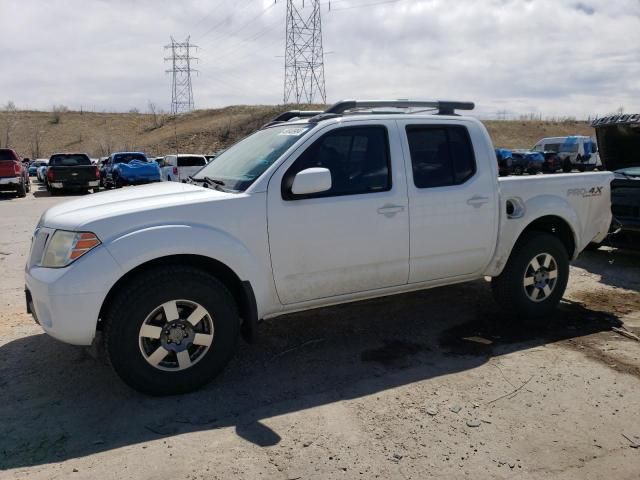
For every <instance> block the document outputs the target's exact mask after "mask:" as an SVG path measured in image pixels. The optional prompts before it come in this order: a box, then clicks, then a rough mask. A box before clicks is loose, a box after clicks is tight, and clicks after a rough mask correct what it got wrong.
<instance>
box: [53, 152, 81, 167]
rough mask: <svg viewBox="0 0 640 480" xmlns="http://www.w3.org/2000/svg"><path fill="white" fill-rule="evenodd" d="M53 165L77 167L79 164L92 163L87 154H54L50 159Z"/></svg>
mask: <svg viewBox="0 0 640 480" xmlns="http://www.w3.org/2000/svg"><path fill="white" fill-rule="evenodd" d="M49 165H51V166H54V167H55V166H63V167H75V166H77V165H91V160H89V157H87V156H86V155H54V156H53V157H51V159H50V160H49Z"/></svg>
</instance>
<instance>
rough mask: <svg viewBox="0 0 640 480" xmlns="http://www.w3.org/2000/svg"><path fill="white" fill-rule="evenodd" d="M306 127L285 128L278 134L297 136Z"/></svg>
mask: <svg viewBox="0 0 640 480" xmlns="http://www.w3.org/2000/svg"><path fill="white" fill-rule="evenodd" d="M305 130H306V128H285V129H284V130H283V131H281V132H280V133H279V134H278V135H290V136H294V137H298V136H300V135H302V134H303V133H304V132H305Z"/></svg>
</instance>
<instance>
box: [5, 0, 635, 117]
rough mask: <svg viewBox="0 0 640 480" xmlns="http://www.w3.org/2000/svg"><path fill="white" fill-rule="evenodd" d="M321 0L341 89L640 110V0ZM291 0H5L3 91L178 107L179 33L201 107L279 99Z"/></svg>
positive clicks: (41, 101)
mask: <svg viewBox="0 0 640 480" xmlns="http://www.w3.org/2000/svg"><path fill="white" fill-rule="evenodd" d="M310 2H311V0H307V1H306V2H305V5H306V8H305V11H307V12H308V11H309V5H310ZM299 3H300V4H301V1H300V2H299ZM322 3H323V4H324V5H323V7H322V15H323V18H322V21H323V34H324V50H325V52H327V54H326V55H325V68H326V72H325V75H326V85H327V95H328V100H329V101H335V100H338V99H340V98H353V97H361V98H363V97H367V98H375V97H379V98H381V97H392V98H393V97H402V98H406V97H420V98H454V99H458V98H460V99H470V100H474V101H476V103H477V105H478V112H479V113H480V114H482V115H485V116H491V115H494V114H495V113H496V112H497V111H498V110H507V111H509V112H511V113H512V114H514V115H515V114H519V113H529V112H536V113H542V114H543V115H576V116H587V115H594V114H598V113H599V114H604V113H607V112H609V111H613V110H615V109H617V108H618V107H619V106H620V105H624V106H625V110H626V111H640V99H639V98H638V96H637V88H638V84H637V78H640V50H638V48H637V45H638V44H640V2H638V1H637V0H616V2H611V1H609V0H590V1H589V2H588V3H587V2H579V3H576V2H575V1H572V0H482V1H479V0H457V1H455V2H451V1H445V0H398V1H396V2H394V3H380V2H378V1H374V0H341V1H339V0H332V10H331V11H329V10H328V4H327V0H325V1H324V2H322ZM285 6H286V2H285V1H284V0H279V1H277V3H275V4H274V2H273V0H218V1H215V2H212V1H210V0H183V1H182V2H173V1H169V0H135V1H132V0H126V1H125V0H110V1H107V0H97V1H92V2H86V1H82V0H68V1H66V2H24V1H18V0H0V13H1V14H2V17H3V19H6V18H10V19H11V21H9V22H6V21H5V22H4V23H3V36H2V40H1V42H2V51H3V54H2V56H0V71H2V72H11V73H10V74H6V73H3V75H2V76H0V103H5V102H6V101H8V100H13V101H14V102H15V103H16V105H18V106H19V107H22V108H26V107H29V108H40V109H45V108H50V106H51V105H52V104H54V103H56V104H58V103H62V104H65V105H68V106H69V107H71V108H80V107H83V108H85V109H96V110H107V111H127V110H129V109H130V108H133V107H137V108H139V109H141V110H143V109H144V108H145V107H146V105H147V101H148V100H151V101H153V102H155V103H156V104H158V105H160V106H162V107H163V108H165V109H168V108H169V102H170V98H171V97H170V80H171V79H170V76H169V75H168V74H166V73H165V72H164V71H165V69H166V68H167V67H168V65H166V64H165V62H164V56H165V55H166V52H165V51H164V49H163V46H164V45H165V44H167V43H168V42H169V37H170V35H173V36H174V37H175V38H176V40H183V39H184V38H186V37H187V36H189V35H190V36H191V41H192V42H194V43H195V44H197V45H199V49H198V51H197V56H198V57H199V60H198V62H197V64H196V68H197V69H198V70H199V73H198V74H197V75H196V76H194V78H193V91H194V97H195V102H196V107H197V108H207V107H217V106H222V105H228V104H238V103H243V104H253V103H280V102H282V92H283V75H284V59H283V58H282V56H283V55H284V39H285V32H284V25H285ZM339 7H340V9H339ZM347 7H349V8H347Z"/></svg>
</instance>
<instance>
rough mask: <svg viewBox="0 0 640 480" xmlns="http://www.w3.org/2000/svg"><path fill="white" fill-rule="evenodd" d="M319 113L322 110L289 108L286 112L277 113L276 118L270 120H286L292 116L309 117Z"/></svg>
mask: <svg viewBox="0 0 640 480" xmlns="http://www.w3.org/2000/svg"><path fill="white" fill-rule="evenodd" d="M319 113H322V110H289V111H288V112H283V113H281V114H280V115H278V116H277V117H276V118H274V119H273V120H271V121H272V122H287V121H289V120H291V119H292V118H310V117H315V116H316V115H318V114H319Z"/></svg>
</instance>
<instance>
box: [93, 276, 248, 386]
mask: <svg viewBox="0 0 640 480" xmlns="http://www.w3.org/2000/svg"><path fill="white" fill-rule="evenodd" d="M175 300H180V301H189V302H195V303H197V304H199V305H201V306H202V307H203V308H204V309H205V310H206V311H207V312H209V313H210V319H211V320H212V325H213V341H212V343H211V346H210V347H209V348H208V350H206V351H205V353H203V354H202V357H201V358H200V359H199V360H198V361H197V363H195V362H194V364H193V365H191V366H189V367H187V368H185V369H184V370H179V371H167V370H161V369H159V368H157V367H154V366H152V365H151V364H150V363H149V362H148V361H147V359H145V356H143V353H142V351H141V348H142V347H141V340H140V338H139V335H140V328H141V326H142V324H143V323H144V322H145V320H148V317H149V315H150V314H151V313H152V312H154V310H156V309H157V308H158V307H159V306H162V305H163V304H165V303H166V302H172V301H175ZM166 325H168V324H167V323H165V324H163V326H162V327H161V328H162V329H163V331H164V329H165V328H166ZM239 332H240V320H239V317H238V311H237V307H236V304H235V301H234V298H233V296H232V295H231V294H230V293H229V291H228V290H227V289H226V288H225V286H224V285H222V283H220V282H219V281H218V280H217V279H216V278H214V277H213V276H211V275H209V274H208V273H206V272H204V271H202V270H199V269H197V268H194V267H188V266H178V265H175V266H162V267H156V268H154V269H153V270H151V271H147V272H145V274H144V275H140V276H138V277H134V278H133V279H132V280H131V281H130V283H128V284H127V285H126V286H123V287H122V288H121V289H119V292H118V293H117V294H116V295H115V297H114V298H113V300H112V302H111V305H110V307H109V309H108V312H107V314H106V315H105V327H104V333H105V334H104V342H105V351H106V353H107V358H108V359H109V361H110V363H111V366H112V367H113V369H114V370H115V371H116V373H117V374H118V375H119V376H120V378H121V379H122V380H123V381H124V382H125V383H126V384H127V385H129V386H130V387H132V388H134V389H136V390H138V391H140V392H143V393H147V394H150V395H158V396H162V395H174V394H180V393H186V392H190V391H193V390H196V389H198V388H200V387H201V386H203V385H205V384H206V383H208V382H209V381H211V380H212V379H213V378H214V377H215V376H216V375H218V374H219V373H220V372H221V371H222V369H223V368H224V367H225V366H226V365H227V363H228V362H229V360H230V359H231V358H232V356H233V354H234V353H235V350H236V346H237V342H238V336H239ZM167 338H169V337H168V336H167V337H164V339H165V341H166V339H167ZM152 341H156V342H161V339H158V340H152ZM168 343H171V341H169V342H168ZM174 345H175V342H174ZM194 346H195V345H191V344H190V346H189V348H193V347H194ZM153 348H156V347H152V349H153ZM187 352H189V350H187ZM172 356H173V357H172ZM163 358H164V360H160V363H163V364H164V363H165V361H171V359H172V358H173V359H177V355H176V354H175V353H168V356H167V357H163Z"/></svg>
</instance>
